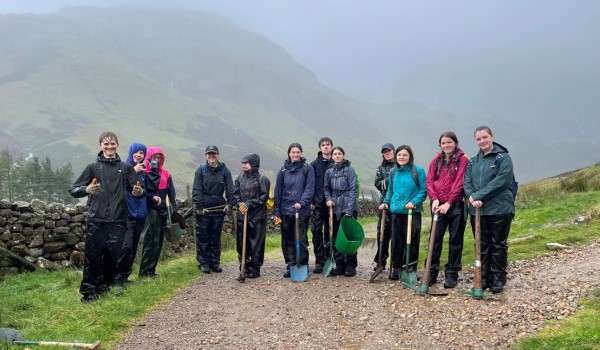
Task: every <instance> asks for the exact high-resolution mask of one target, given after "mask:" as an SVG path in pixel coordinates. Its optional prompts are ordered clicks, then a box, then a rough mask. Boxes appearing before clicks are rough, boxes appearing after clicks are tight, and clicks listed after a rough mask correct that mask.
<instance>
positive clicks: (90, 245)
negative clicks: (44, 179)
mask: <svg viewBox="0 0 600 350" xmlns="http://www.w3.org/2000/svg"><path fill="white" fill-rule="evenodd" d="M99 147H100V152H99V153H98V156H97V157H96V160H95V161H94V162H93V163H90V164H88V165H87V166H86V167H85V169H84V170H83V172H82V173H81V175H80V176H79V177H78V178H77V179H76V180H75V182H74V183H73V185H72V186H71V188H70V189H69V192H70V193H71V195H72V196H73V197H76V198H83V197H86V196H87V197H88V201H87V204H88V217H87V234H86V239H85V251H84V254H85V257H84V262H83V279H82V281H81V285H80V288H79V292H80V293H81V294H82V295H83V297H82V298H81V301H82V302H91V301H94V300H97V299H98V298H99V297H100V295H102V294H103V293H106V292H108V291H109V290H110V288H111V287H113V286H116V285H118V286H122V287H124V286H125V285H126V284H127V283H129V279H128V278H129V276H130V275H131V272H132V265H133V261H134V260H135V255H136V252H137V246H138V243H139V240H140V237H141V235H142V233H143V235H144V241H143V249H142V258H141V263H140V270H139V276H140V277H150V278H156V276H157V275H156V266H157V264H158V259H159V257H160V252H161V249H162V243H163V239H164V236H165V233H166V221H167V216H168V214H167V210H168V209H169V208H167V206H168V205H169V203H171V205H173V206H175V186H174V184H173V179H172V178H171V175H170V174H169V171H168V170H166V169H165V168H164V167H163V164H164V162H165V156H164V153H163V151H162V150H161V149H160V148H158V147H148V148H146V146H145V145H143V144H141V143H137V142H136V143H133V144H131V146H130V148H129V154H128V157H127V160H126V161H122V160H121V158H120V157H119V155H118V154H117V149H118V147H119V139H118V137H117V135H116V134H115V133H113V132H103V133H102V134H101V135H100V137H99Z"/></svg>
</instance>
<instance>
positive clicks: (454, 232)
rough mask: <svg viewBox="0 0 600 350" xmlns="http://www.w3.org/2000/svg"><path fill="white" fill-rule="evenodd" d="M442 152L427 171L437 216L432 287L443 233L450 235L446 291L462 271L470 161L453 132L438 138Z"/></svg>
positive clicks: (433, 208)
mask: <svg viewBox="0 0 600 350" xmlns="http://www.w3.org/2000/svg"><path fill="white" fill-rule="evenodd" d="M439 145H440V148H441V152H438V153H437V154H436V155H435V157H433V159H432V160H431V163H430V164H429V171H428V172H427V195H428V196H429V198H430V199H431V211H432V217H433V213H437V214H438V223H437V227H436V230H435V232H432V233H431V234H435V244H434V248H433V258H432V261H431V270H430V278H429V284H430V285H432V284H434V283H436V282H437V277H438V272H439V269H440V255H441V254H442V245H443V242H444V233H445V232H446V228H448V231H449V234H450V240H449V242H448V243H449V250H448V262H447V263H446V265H445V266H444V268H445V278H444V288H454V287H456V284H457V280H458V272H459V271H460V270H461V269H462V263H461V259H462V250H463V238H464V233H465V225H466V215H465V214H466V213H465V203H464V198H463V197H464V195H463V182H464V177H465V169H466V168H467V164H468V163H469V158H468V157H467V156H466V155H465V154H464V152H463V151H462V150H461V149H460V148H459V147H458V138H457V137H456V134H455V133H454V132H452V131H447V132H444V133H443V134H442V135H441V136H440V138H439Z"/></svg>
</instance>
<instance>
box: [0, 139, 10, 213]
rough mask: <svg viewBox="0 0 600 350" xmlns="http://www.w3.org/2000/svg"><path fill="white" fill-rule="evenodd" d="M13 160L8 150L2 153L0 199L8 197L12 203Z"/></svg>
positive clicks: (0, 162)
mask: <svg viewBox="0 0 600 350" xmlns="http://www.w3.org/2000/svg"><path fill="white" fill-rule="evenodd" d="M12 164H13V159H12V155H11V154H10V152H9V151H8V148H5V149H3V150H2V151H0V198H3V197H5V196H8V197H7V198H8V200H9V201H11V202H12V200H13V193H12V186H11V171H12Z"/></svg>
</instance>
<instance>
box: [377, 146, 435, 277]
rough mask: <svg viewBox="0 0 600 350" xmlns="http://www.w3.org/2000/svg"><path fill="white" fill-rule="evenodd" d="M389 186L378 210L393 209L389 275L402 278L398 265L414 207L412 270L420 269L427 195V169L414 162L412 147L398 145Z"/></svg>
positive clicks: (411, 252) (410, 269)
mask: <svg viewBox="0 0 600 350" xmlns="http://www.w3.org/2000/svg"><path fill="white" fill-rule="evenodd" d="M388 176H389V181H388V190H387V193H386V195H385V199H384V200H383V203H382V204H381V205H380V206H379V210H387V209H389V210H390V212H391V213H392V261H391V272H390V276H389V279H391V280H398V279H400V274H399V269H400V268H402V264H403V262H404V261H406V258H405V257H404V254H405V253H406V252H405V247H406V237H407V230H408V210H409V209H412V227H411V232H410V233H411V248H410V263H409V266H408V268H407V269H408V270H409V271H416V270H417V261H418V258H419V241H420V238H421V212H422V211H423V202H424V201H425V198H427V186H426V176H425V170H424V169H423V168H421V167H420V166H416V165H415V164H414V156H413V151H412V148H411V147H410V146H408V145H402V146H400V147H398V148H397V149H396V165H394V167H393V168H392V169H391V170H390V173H389V175H388Z"/></svg>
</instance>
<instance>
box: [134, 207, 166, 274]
mask: <svg viewBox="0 0 600 350" xmlns="http://www.w3.org/2000/svg"><path fill="white" fill-rule="evenodd" d="M166 225H167V218H166V217H163V216H162V215H160V213H159V212H158V211H157V210H154V209H150V210H148V217H147V218H146V224H145V225H144V232H143V233H142V235H143V236H144V243H143V246H142V261H141V263H140V273H139V275H140V276H142V277H145V276H146V277H153V276H154V275H155V274H156V265H158V258H160V252H161V250H162V245H163V241H164V238H165V234H166V233H167V228H166Z"/></svg>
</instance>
